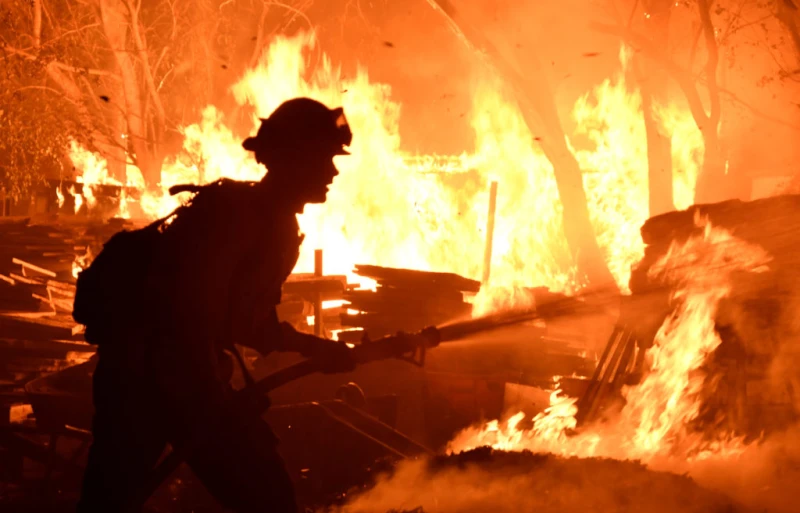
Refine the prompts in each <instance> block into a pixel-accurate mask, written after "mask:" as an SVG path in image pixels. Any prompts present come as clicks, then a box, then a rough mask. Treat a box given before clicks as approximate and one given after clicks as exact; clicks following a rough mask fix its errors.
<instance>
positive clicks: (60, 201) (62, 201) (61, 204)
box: [56, 184, 65, 208]
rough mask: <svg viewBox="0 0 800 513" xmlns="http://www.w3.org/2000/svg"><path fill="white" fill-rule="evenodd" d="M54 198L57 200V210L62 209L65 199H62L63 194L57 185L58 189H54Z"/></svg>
mask: <svg viewBox="0 0 800 513" xmlns="http://www.w3.org/2000/svg"><path fill="white" fill-rule="evenodd" d="M56 197H57V198H58V208H61V207H63V206H64V199H65V198H64V193H63V192H61V184H59V185H58V187H56Z"/></svg>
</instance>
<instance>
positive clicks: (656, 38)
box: [634, 0, 675, 217]
mask: <svg viewBox="0 0 800 513" xmlns="http://www.w3.org/2000/svg"><path fill="white" fill-rule="evenodd" d="M672 1H673V0H643V7H644V8H645V9H646V11H647V13H648V14H650V17H649V18H648V19H647V22H646V23H647V26H648V33H649V34H650V40H651V41H652V42H653V43H654V44H656V45H658V46H659V47H661V48H666V47H667V43H668V40H669V20H670V12H671V7H672ZM634 69H635V70H636V75H637V82H638V83H639V87H640V91H641V94H642V115H643V116H644V128H645V134H646V137H647V168H648V172H647V178H648V192H649V197H650V203H649V204H650V216H651V217H652V216H657V215H660V214H664V213H667V212H672V211H673V210H675V200H674V194H673V175H672V139H671V137H670V134H665V133H663V132H662V130H661V124H660V123H659V122H658V121H657V120H656V119H655V118H654V116H653V102H654V101H657V102H660V103H661V104H662V105H666V103H667V101H668V98H669V96H668V91H667V83H668V81H667V78H668V77H667V74H666V72H665V71H664V70H663V68H661V67H660V66H654V65H653V64H652V63H651V62H650V61H649V60H647V59H642V58H640V57H639V55H638V54H637V55H635V56H634Z"/></svg>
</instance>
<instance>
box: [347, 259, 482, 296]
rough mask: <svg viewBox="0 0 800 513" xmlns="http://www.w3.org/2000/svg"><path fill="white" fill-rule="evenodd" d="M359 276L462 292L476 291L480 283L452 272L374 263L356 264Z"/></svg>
mask: <svg viewBox="0 0 800 513" xmlns="http://www.w3.org/2000/svg"><path fill="white" fill-rule="evenodd" d="M354 272H355V273H356V274H358V275H359V276H364V277H367V278H372V279H374V280H376V281H377V282H378V283H390V284H392V285H396V286H400V285H402V286H404V287H410V288H413V287H416V286H419V285H421V284H428V285H433V284H435V285H436V286H437V287H439V288H447V289H453V290H458V291H464V292H478V291H479V290H480V288H481V283H480V282H479V281H476V280H470V279H468V278H464V277H462V276H459V275H457V274H454V273H442V272H429V271H417V270H413V269H399V268H391V267H379V266H376V265H356V266H355V271H354Z"/></svg>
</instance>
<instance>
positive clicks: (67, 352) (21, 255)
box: [0, 218, 133, 407]
mask: <svg viewBox="0 0 800 513" xmlns="http://www.w3.org/2000/svg"><path fill="white" fill-rule="evenodd" d="M131 227H133V225H132V224H131V223H130V222H127V221H125V220H122V219H112V220H110V221H106V222H102V221H99V220H96V219H89V218H74V219H65V218H48V219H44V220H34V219H31V218H3V219H0V395H1V396H2V397H0V399H2V400H0V403H2V404H0V406H4V407H5V406H8V405H9V404H10V403H13V402H14V401H15V400H16V399H15V398H17V395H19V388H20V387H21V386H22V385H24V384H25V383H27V382H28V381H30V380H32V379H36V378H38V377H40V376H42V375H44V374H47V373H50V372H54V371H57V370H60V369H63V368H66V367H69V366H71V365H74V364H75V363H79V362H81V361H85V360H86V359H88V358H89V357H90V356H91V355H92V354H93V352H94V348H93V347H92V346H90V345H88V344H86V343H85V342H84V341H83V329H82V327H81V326H79V325H77V324H76V323H75V322H74V320H73V319H72V315H71V313H72V303H73V301H74V297H75V277H74V276H73V267H74V266H75V265H76V261H79V260H80V259H81V258H83V257H85V256H86V255H87V254H90V255H91V254H96V253H97V252H98V251H99V249H100V248H101V247H102V244H103V243H104V242H105V241H106V240H108V238H110V237H111V236H112V235H113V234H114V233H116V232H117V231H119V230H121V229H126V228H128V229H129V228H131Z"/></svg>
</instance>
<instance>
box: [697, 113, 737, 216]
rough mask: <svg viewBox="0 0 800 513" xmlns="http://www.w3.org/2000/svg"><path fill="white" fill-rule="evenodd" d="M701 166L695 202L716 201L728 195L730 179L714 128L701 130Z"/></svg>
mask: <svg viewBox="0 0 800 513" xmlns="http://www.w3.org/2000/svg"><path fill="white" fill-rule="evenodd" d="M703 145H704V147H705V154H704V156H703V168H702V169H701V171H700V176H698V177H697V193H696V194H695V203H698V204H700V203H716V202H719V201H724V200H726V199H728V198H729V197H730V180H728V176H727V173H726V172H725V158H724V156H723V153H722V147H721V145H720V140H719V137H718V136H717V133H716V131H715V130H710V129H709V130H703Z"/></svg>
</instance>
